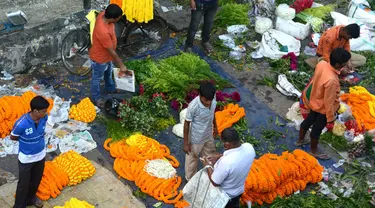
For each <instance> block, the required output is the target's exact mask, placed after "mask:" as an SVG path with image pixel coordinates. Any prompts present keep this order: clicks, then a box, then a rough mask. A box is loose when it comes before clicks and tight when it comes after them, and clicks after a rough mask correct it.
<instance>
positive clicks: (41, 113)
mask: <svg viewBox="0 0 375 208" xmlns="http://www.w3.org/2000/svg"><path fill="white" fill-rule="evenodd" d="M30 107H31V113H32V114H34V116H35V117H36V118H37V119H41V118H44V117H45V116H46V114H47V109H48V107H49V103H48V101H47V100H46V99H45V98H44V97H42V96H36V97H34V98H33V99H32V100H31V102H30Z"/></svg>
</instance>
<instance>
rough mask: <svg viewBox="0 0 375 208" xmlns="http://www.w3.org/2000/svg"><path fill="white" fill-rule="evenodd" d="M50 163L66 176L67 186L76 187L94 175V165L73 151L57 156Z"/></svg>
mask: <svg viewBox="0 0 375 208" xmlns="http://www.w3.org/2000/svg"><path fill="white" fill-rule="evenodd" d="M52 162H53V163H54V164H55V165H56V166H57V167H59V168H60V169H61V170H62V171H64V172H65V173H66V174H67V175H68V177H69V183H68V185H69V186H72V185H77V184H79V183H81V182H82V181H84V180H86V179H88V178H90V177H91V176H93V175H94V173H95V167H94V165H92V164H91V162H90V161H89V160H88V159H87V158H85V157H83V156H82V155H80V154H78V153H77V152H75V151H73V150H70V151H68V152H65V153H63V154H61V155H59V156H58V157H56V158H55V159H54V160H53V161H52Z"/></svg>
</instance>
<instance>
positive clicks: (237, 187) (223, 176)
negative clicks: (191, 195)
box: [204, 128, 255, 208]
mask: <svg viewBox="0 0 375 208" xmlns="http://www.w3.org/2000/svg"><path fill="white" fill-rule="evenodd" d="M221 141H222V142H223V144H224V149H225V151H224V153H223V154H222V155H221V154H219V155H213V156H211V157H206V158H204V165H205V166H208V167H209V168H208V169H207V172H208V177H209V179H210V181H211V183H212V184H213V185H214V186H220V187H221V188H222V189H223V191H225V193H227V194H228V196H229V197H230V198H231V199H230V201H229V202H228V204H227V205H226V208H239V207H240V198H241V195H242V193H243V192H244V191H245V181H246V178H247V175H248V174H249V172H250V168H251V165H252V164H253V161H254V158H255V150H254V148H253V146H252V145H251V144H249V143H244V144H241V141H240V137H239V136H238V133H237V131H236V130H235V129H233V128H227V129H224V130H223V132H222V133H221Z"/></svg>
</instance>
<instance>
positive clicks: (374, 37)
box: [331, 12, 375, 51]
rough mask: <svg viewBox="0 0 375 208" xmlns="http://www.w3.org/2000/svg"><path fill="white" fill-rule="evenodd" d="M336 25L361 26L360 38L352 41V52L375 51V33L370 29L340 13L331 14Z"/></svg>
mask: <svg viewBox="0 0 375 208" xmlns="http://www.w3.org/2000/svg"><path fill="white" fill-rule="evenodd" d="M331 16H332V18H333V19H334V25H348V24H352V23H356V24H358V25H359V26H360V30H361V31H360V36H359V38H357V39H351V40H350V50H352V51H375V33H374V32H372V31H371V30H370V28H369V27H367V26H366V25H364V24H363V23H362V22H360V21H358V20H357V19H353V18H350V17H347V16H345V15H343V14H340V13H338V12H331Z"/></svg>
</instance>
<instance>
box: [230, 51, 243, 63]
mask: <svg viewBox="0 0 375 208" xmlns="http://www.w3.org/2000/svg"><path fill="white" fill-rule="evenodd" d="M244 56H245V54H244V53H243V52H239V51H231V52H229V58H231V59H233V60H237V61H238V60H241V59H242V58H243V57H244Z"/></svg>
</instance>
